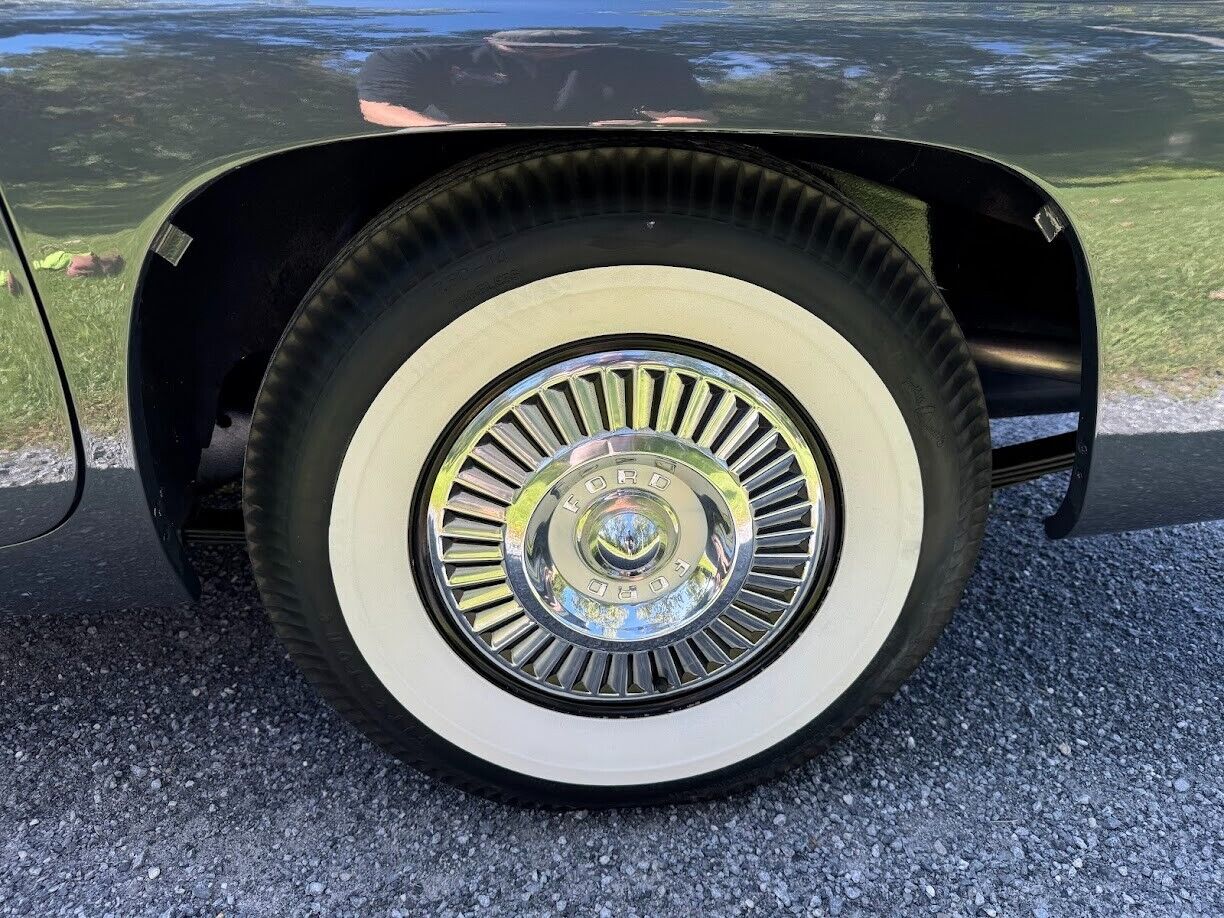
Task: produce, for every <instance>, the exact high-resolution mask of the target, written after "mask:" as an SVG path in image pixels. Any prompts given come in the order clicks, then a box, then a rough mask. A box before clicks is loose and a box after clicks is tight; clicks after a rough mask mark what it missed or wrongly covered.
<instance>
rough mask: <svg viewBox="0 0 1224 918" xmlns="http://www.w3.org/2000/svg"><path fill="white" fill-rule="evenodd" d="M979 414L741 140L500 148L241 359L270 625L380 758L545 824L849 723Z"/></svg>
mask: <svg viewBox="0 0 1224 918" xmlns="http://www.w3.org/2000/svg"><path fill="white" fill-rule="evenodd" d="M988 494H989V430H988V425H987V421H986V413H985V408H984V403H983V399H982V394H981V389H980V386H979V383H978V380H977V376H976V373H975V371H974V368H973V365H972V362H971V361H970V358H969V356H968V353H967V350H966V347H965V344H964V341H963V339H962V338H961V335H960V332H959V329H958V328H957V326H956V323H955V321H954V319H953V318H952V316H951V314H950V313H949V311H948V309H947V307H946V305H945V304H944V303H943V302H942V300H941V299H940V297H939V294H938V293H937V292H936V290H935V289H934V287H933V286H932V285H931V283H930V282H929V281H928V279H927V278H926V276H925V275H924V274H923V272H922V271H921V269H919V268H918V267H917V266H916V265H915V264H914V263H913V261H912V260H911V259H909V258H908V257H907V255H906V254H905V253H904V251H903V250H902V249H900V248H899V247H898V246H897V244H896V243H895V242H893V241H892V240H891V239H890V238H888V237H887V236H886V235H885V234H884V233H883V232H882V231H880V230H879V229H878V228H876V227H874V226H873V225H872V224H871V223H870V221H868V220H867V218H866V217H864V216H863V215H862V214H860V213H858V212H857V211H855V210H854V209H853V208H852V207H851V206H850V205H849V204H848V203H846V202H845V201H843V200H842V199H840V198H839V197H838V196H837V194H836V193H835V192H833V191H832V190H831V189H828V188H826V187H824V186H823V185H820V184H819V183H817V182H816V181H815V180H813V179H812V178H811V177H810V176H808V175H806V174H804V173H799V172H795V171H793V170H792V169H791V168H790V167H788V166H786V165H784V164H780V163H777V162H774V161H770V160H765V159H763V158H762V157H761V156H760V155H759V154H756V153H754V152H752V151H750V150H747V149H743V148H722V147H719V148H708V147H699V146H685V147H680V146H647V147H643V146H627V145H610V146H600V145H593V144H592V145H570V146H567V147H544V148H533V149H520V150H516V151H512V152H510V153H506V154H501V155H500V156H499V157H496V158H493V159H489V160H483V161H479V162H476V163H473V164H469V165H467V166H465V167H462V168H460V169H457V170H455V171H454V172H452V173H450V174H448V175H446V176H443V177H441V178H439V179H438V180H437V181H435V182H434V183H432V184H431V185H429V186H427V187H425V188H423V189H421V190H419V191H418V192H417V193H414V194H413V195H411V196H409V197H408V198H406V199H404V200H403V201H401V202H400V203H398V204H397V205H395V206H394V207H392V208H391V209H390V210H389V211H387V212H386V213H385V214H384V215H383V216H381V217H379V218H378V219H377V220H375V221H374V222H373V223H372V224H371V225H370V226H369V227H368V228H367V229H366V230H365V231H363V232H362V233H361V234H360V235H359V236H358V238H357V239H355V240H354V241H353V243H352V244H351V245H350V246H349V247H348V248H347V249H346V250H345V252H343V253H342V255H341V256H340V257H339V258H338V259H337V260H336V261H335V262H334V263H333V265H332V266H331V267H330V268H329V269H328V270H327V271H326V272H325V273H324V275H323V277H321V278H320V279H319V281H318V283H317V284H316V285H315V287H314V288H313V290H312V291H311V292H310V294H308V296H307V297H306V299H305V301H304V302H303V304H302V306H301V308H300V309H299V311H298V313H297V315H296V316H295V317H294V319H293V321H292V322H291V324H290V326H289V329H288V330H287V332H286V333H285V336H284V338H283V339H282V341H281V343H280V345H279V347H278V348H277V351H276V353H275V354H274V356H273V359H272V363H271V366H270V367H269V370H268V374H267V378H266V380H265V383H264V386H263V390H262V392H261V394H260V396H259V400H258V404H257V406H256V411H255V418H254V422H253V426H252V433H251V440H250V444H249V447H248V457H247V478H246V483H245V501H246V505H247V507H246V512H247V520H248V536H249V540H250V544H251V554H252V558H253V560H254V565H255V571H256V576H257V578H258V581H259V584H260V588H261V590H262V592H263V595H264V598H265V601H266V603H267V605H268V608H269V611H270V614H271V616H272V619H273V621H274V622H275V623H276V625H277V628H278V630H279V632H280V634H281V635H282V637H283V638H284V639H285V640H286V642H287V643H288V645H289V647H290V649H291V651H292V652H293V653H294V656H295V658H296V659H297V660H298V661H299V663H301V664H302V666H303V668H304V669H305V671H306V672H307V673H308V674H309V675H310V676H311V677H312V678H313V679H314V680H315V682H316V683H317V684H318V685H319V686H320V688H321V689H322V690H323V692H324V693H325V694H326V695H327V696H328V697H329V698H330V699H332V701H333V702H334V703H336V704H337V706H338V707H339V708H340V709H341V710H342V711H344V712H345V713H346V714H347V715H348V716H349V717H350V718H351V719H352V720H353V721H354V722H355V723H357V724H358V725H359V726H360V727H361V728H362V729H364V730H365V731H366V732H367V733H368V734H369V735H370V736H371V737H373V738H374V739H376V740H377V741H378V742H380V743H382V744H383V745H384V746H385V747H386V748H388V749H389V750H390V751H392V752H394V753H395V754H397V755H399V756H401V757H403V758H405V759H407V760H408V761H411V762H413V763H414V764H417V765H419V766H420V767H422V768H423V769H425V770H427V771H429V772H431V773H433V774H437V775H440V776H442V777H445V778H447V779H450V780H452V781H455V782H456V783H458V784H459V785H461V786H463V787H465V788H469V789H473V790H476V791H479V792H483V793H487V794H490V795H493V796H498V797H501V798H508V799H516V800H527V801H536V802H544V803H549V804H573V805H606V804H631V803H645V802H651V801H659V800H672V799H677V798H685V797H695V796H703V795H709V794H711V793H716V792H722V791H727V790H731V789H734V788H737V787H741V786H743V785H745V784H748V783H751V782H755V781H758V780H760V779H762V778H764V777H766V776H768V775H770V774H772V773H774V772H776V771H777V770H779V769H781V768H782V767H785V766H786V765H787V764H789V763H792V762H795V761H798V760H800V759H802V758H803V757H806V756H809V755H812V754H813V753H815V752H817V751H819V750H821V749H823V748H825V747H827V746H828V745H829V744H830V743H832V742H833V741H835V740H836V739H837V738H838V737H839V736H841V735H842V734H844V733H845V732H846V731H848V730H849V729H850V728H852V727H853V726H854V725H855V724H857V723H858V722H859V721H861V720H862V719H863V718H864V717H865V716H866V715H867V714H868V713H869V712H870V711H871V710H873V709H874V708H875V707H876V706H877V705H878V704H879V703H880V702H881V701H882V700H883V699H884V698H886V697H887V696H888V695H889V694H890V693H891V692H892V691H893V690H894V689H895V688H896V686H897V685H898V684H899V683H900V682H901V681H902V680H903V679H904V678H905V677H906V676H907V675H908V674H909V673H910V672H911V671H912V669H913V668H914V666H916V665H917V663H918V661H919V660H920V659H921V658H922V656H923V655H924V654H925V653H926V652H927V650H928V649H929V648H930V647H931V645H932V643H933V642H934V640H935V638H936V637H937V635H938V633H939V631H940V629H941V628H942V627H943V625H944V624H945V622H946V621H947V619H948V616H949V615H950V613H951V609H952V607H953V606H954V604H955V603H956V601H957V599H958V597H959V595H960V592H961V589H962V588H963V585H964V581H965V579H966V577H967V576H968V573H969V571H970V569H971V567H972V564H973V560H974V557H975V554H976V550H977V545H978V542H979V540H980V537H981V530H982V525H983V521H984V516H985V510H986V503H987V498H988Z"/></svg>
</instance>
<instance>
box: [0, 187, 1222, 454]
mask: <svg viewBox="0 0 1224 918" xmlns="http://www.w3.org/2000/svg"><path fill="white" fill-rule="evenodd" d="M1054 184H1055V187H1058V188H1060V191H1059V192H1058V196H1059V198H1060V200H1061V202H1062V203H1063V204H1064V206H1065V207H1066V209H1067V210H1068V212H1069V213H1070V214H1071V217H1072V220H1073V221H1074V223H1075V227H1076V229H1077V231H1078V232H1079V233H1080V234H1081V236H1082V238H1083V241H1084V244H1085V247H1086V249H1087V250H1088V252H1089V253H1090V256H1091V257H1092V260H1093V281H1094V285H1095V286H1094V294H1095V296H1096V302H1097V308H1098V310H1099V311H1100V313H1101V319H1102V321H1101V325H1102V327H1103V328H1104V330H1105V331H1104V340H1103V341H1102V342H1101V345H1102V354H1103V358H1104V365H1105V366H1106V367H1107V368H1108V370H1109V376H1108V379H1107V380H1106V383H1107V385H1109V387H1110V388H1114V389H1116V388H1124V389H1129V390H1132V391H1142V390H1144V389H1148V388H1151V387H1152V386H1153V385H1155V386H1156V387H1158V388H1162V389H1167V390H1175V391H1177V392H1178V393H1181V394H1184V393H1185V392H1187V391H1198V392H1202V394H1211V393H1214V392H1217V391H1219V389H1220V388H1221V387H1224V299H1212V294H1213V292H1214V293H1216V295H1217V297H1224V173H1221V172H1217V171H1212V170H1204V169H1198V170H1195V169H1171V168H1167V167H1166V168H1149V169H1144V170H1136V171H1134V172H1130V173H1126V174H1123V175H1113V176H1109V175H1105V176H1099V177H1090V178H1079V179H1076V180H1074V181H1067V182H1055V183H1054ZM850 190H851V189H850V188H849V187H847V191H850ZM886 203H887V201H885V202H884V203H881V202H879V201H877V202H875V209H877V210H879V209H881V208H883V207H884V205H885V204H886ZM901 216H902V217H905V216H907V215H905V214H902V215H901ZM891 222H893V223H894V224H898V225H896V226H893V229H894V232H898V233H899V235H901V236H902V238H904V239H905V240H906V242H907V244H909V245H910V246H911V247H912V248H913V249H914V250H915V254H916V255H917V256H918V257H919V258H922V257H923V256H924V255H926V251H925V244H926V243H925V236H924V234H923V233H920V232H917V231H915V232H913V233H906V232H904V231H903V230H904V229H905V221H904V220H903V219H901V217H896V216H894V219H893V220H892V221H891ZM911 237H912V238H911ZM141 238H143V234H142V231H140V230H132V231H127V232H123V233H115V234H111V235H106V236H98V237H93V238H90V239H80V238H75V239H55V238H51V237H48V236H37V235H33V236H30V237H29V238H27V240H26V244H27V246H28V247H29V250H30V251H29V255H30V257H31V258H39V257H41V256H43V255H45V254H46V253H48V252H50V251H53V250H55V249H64V250H66V251H69V252H84V251H93V252H98V253H108V252H116V251H118V252H121V253H123V255H124V257H125V258H126V259H127V264H126V266H125V267H124V269H123V272H122V273H121V274H119V275H117V276H115V277H78V278H72V277H68V276H67V275H66V274H65V273H64V272H62V271H57V272H52V271H36V272H35V276H36V279H37V282H38V285H39V292H40V295H41V296H42V299H43V303H44V304H45V306H46V308H47V310H48V313H49V314H50V316H51V320H52V323H53V325H54V327H55V328H56V330H57V345H58V347H59V349H60V354H61V357H62V359H63V361H64V364H65V366H66V367H67V369H68V372H69V377H70V378H71V379H72V382H73V392H72V395H73V398H74V400H75V401H76V403H77V405H78V408H79V409H81V410H82V414H83V416H85V417H88V418H90V419H91V423H92V424H93V425H94V426H93V428H92V429H93V432H94V433H96V434H102V435H106V434H116V433H119V432H121V431H122V429H123V426H124V421H123V418H124V414H125V404H126V398H127V393H126V379H125V366H126V360H125V351H126V345H127V335H128V325H127V321H126V304H127V303H128V302H129V301H130V298H131V295H132V294H131V289H132V285H133V284H134V283H135V278H136V275H137V272H138V271H139V267H140V260H141V257H142V255H143V253H142V252H139V251H137V241H138V240H139V239H141ZM6 258H7V259H8V261H7V262H6V261H5V259H6ZM14 266H15V265H14V264H13V262H12V258H11V255H10V254H9V253H7V252H4V251H2V250H0V268H11V267H14ZM116 311H122V312H123V313H124V315H123V316H120V317H117V316H116ZM42 335H43V332H42V327H41V324H40V323H39V322H38V321H37V320H36V317H35V316H34V314H33V313H32V311H31V300H30V294H29V292H28V291H26V292H25V293H24V294H23V295H21V296H19V297H13V296H11V295H10V294H9V293H8V291H7V290H2V289H0V430H3V431H5V432H8V433H9V434H11V433H12V432H13V431H19V432H20V433H19V435H18V437H16V438H15V437H12V436H10V437H6V439H8V440H9V441H10V442H11V441H12V440H13V439H19V438H24V439H25V441H26V442H29V443H39V442H42V441H47V442H55V439H54V438H55V436H56V433H57V426H56V420H55V419H56V418H57V417H58V404H59V398H60V395H59V392H58V390H57V389H56V388H55V387H54V385H49V384H48V379H47V376H46V374H45V372H44V368H45V366H46V364H45V362H44V361H45V359H46V358H45V352H44V351H43V349H42V340H41V339H42Z"/></svg>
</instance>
